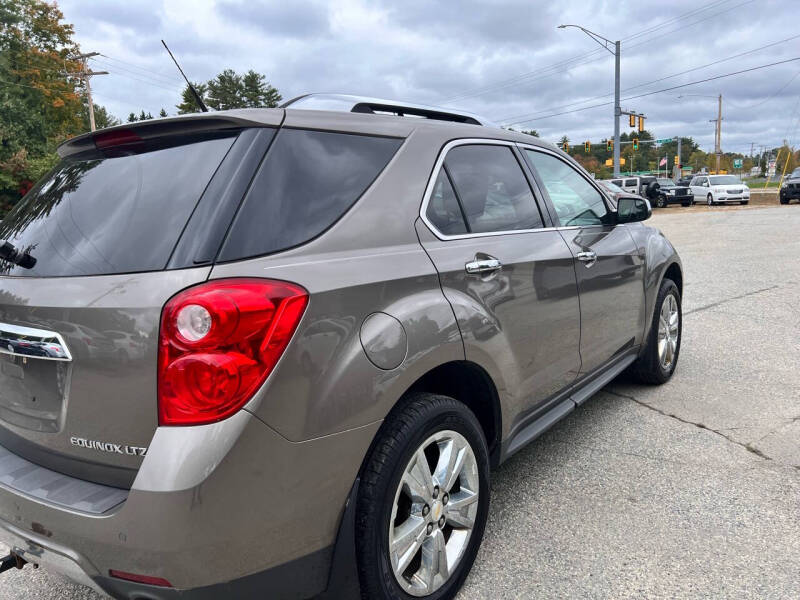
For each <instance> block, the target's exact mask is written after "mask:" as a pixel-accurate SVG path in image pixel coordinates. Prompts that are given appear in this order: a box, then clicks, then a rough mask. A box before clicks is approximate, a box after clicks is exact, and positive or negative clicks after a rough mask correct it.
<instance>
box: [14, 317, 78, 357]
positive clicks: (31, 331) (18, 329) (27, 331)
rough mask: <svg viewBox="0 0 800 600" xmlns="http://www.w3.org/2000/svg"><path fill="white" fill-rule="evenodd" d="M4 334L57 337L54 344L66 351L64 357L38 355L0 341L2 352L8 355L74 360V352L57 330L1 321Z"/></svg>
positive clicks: (42, 337)
mask: <svg viewBox="0 0 800 600" xmlns="http://www.w3.org/2000/svg"><path fill="white" fill-rule="evenodd" d="M4 334H10V335H12V336H19V337H25V338H33V339H34V340H37V339H38V341H44V340H48V339H55V340H56V342H55V343H54V344H53V345H55V346H58V347H60V349H61V350H62V351H63V352H64V356H63V357H58V356H37V355H33V354H26V353H24V352H17V351H15V350H14V349H13V348H10V346H9V345H6V343H4V342H0V354H6V355H8V356H21V357H23V358H26V359H28V358H30V359H37V360H55V361H60V362H70V361H72V354H71V353H70V351H69V348H68V347H67V344H66V342H65V341H64V338H63V337H62V336H61V334H60V333H58V332H56V331H47V330H46V329H35V328H33V327H22V326H20V325H10V324H8V323H0V337H4Z"/></svg>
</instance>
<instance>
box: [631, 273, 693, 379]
mask: <svg viewBox="0 0 800 600" xmlns="http://www.w3.org/2000/svg"><path fill="white" fill-rule="evenodd" d="M669 297H671V298H672V299H674V301H675V304H674V306H675V308H676V309H677V315H678V319H677V335H676V337H675V340H676V341H675V346H674V351H673V352H672V358H671V360H670V361H669V363H668V364H666V365H665V363H664V361H663V360H662V355H661V354H660V353H659V338H660V337H661V335H660V332H659V324H660V320H661V315H662V312H663V307H664V305H665V302H668V298H669ZM682 333H683V313H682V312H681V294H680V291H679V290H678V286H677V285H675V282H674V281H672V280H671V279H666V278H665V279H664V280H662V281H661V287H660V288H659V290H658V296H656V304H655V310H654V311H653V322H652V324H651V326H650V335H649V336H648V338H647V344H646V345H645V348H644V351H643V352H642V354H641V355H640V356H639V358H638V359H637V360H636V362H635V363H633V365H632V366H631V370H630V371H631V373H632V374H633V376H634V377H635V378H636V379H638V380H639V381H641V382H642V383H649V384H654V385H661V384H662V383H666V382H667V381H669V379H670V377H672V374H673V373H674V372H675V367H676V366H677V364H678V357H679V356H680V352H681V339H682ZM671 337H672V336H670V338H671ZM666 343H667V344H669V342H668V341H667V342H666Z"/></svg>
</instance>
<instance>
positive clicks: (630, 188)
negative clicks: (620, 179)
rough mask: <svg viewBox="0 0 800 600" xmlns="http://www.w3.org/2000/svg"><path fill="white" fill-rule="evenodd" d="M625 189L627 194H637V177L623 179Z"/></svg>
mask: <svg viewBox="0 0 800 600" xmlns="http://www.w3.org/2000/svg"><path fill="white" fill-rule="evenodd" d="M625 191H626V192H628V193H629V194H637V195H638V194H639V179H638V178H637V177H631V178H629V179H626V180H625Z"/></svg>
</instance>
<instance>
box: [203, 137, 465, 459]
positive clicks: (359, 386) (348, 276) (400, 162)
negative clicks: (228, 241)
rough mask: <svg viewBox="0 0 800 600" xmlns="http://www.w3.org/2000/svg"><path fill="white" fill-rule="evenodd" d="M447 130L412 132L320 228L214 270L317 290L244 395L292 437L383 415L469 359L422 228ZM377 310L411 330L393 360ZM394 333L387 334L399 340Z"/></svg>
mask: <svg viewBox="0 0 800 600" xmlns="http://www.w3.org/2000/svg"><path fill="white" fill-rule="evenodd" d="M440 137H441V134H440V135H439V136H433V135H432V134H427V135H426V134H424V133H423V134H419V135H418V134H417V133H416V132H415V133H414V134H412V135H411V136H410V137H409V138H408V139H407V140H406V141H405V142H404V145H403V146H402V147H401V149H400V150H399V151H398V153H397V154H396V155H395V156H394V158H393V159H392V160H391V161H390V163H389V165H388V166H387V168H386V169H385V170H384V171H383V173H382V174H381V175H380V176H379V177H378V179H377V180H376V181H375V183H374V184H373V185H372V186H371V188H370V189H368V190H367V192H366V193H365V194H364V195H363V196H362V198H361V199H360V200H359V201H358V202H357V203H356V204H355V206H354V207H353V208H352V209H350V211H349V212H347V213H346V214H345V215H344V216H343V217H342V218H341V219H340V220H339V221H338V222H337V223H336V224H335V225H334V226H333V227H332V228H331V229H330V230H328V231H327V232H326V233H324V234H323V235H322V236H320V237H319V238H317V239H316V240H313V241H311V242H309V243H308V244H306V245H304V246H302V247H300V248H296V249H294V250H289V251H287V252H282V253H279V254H275V255H271V256H265V257H263V258H257V259H253V260H247V261H240V262H236V263H229V264H220V265H217V266H215V267H214V269H213V270H212V273H211V278H212V279H214V278H223V277H265V278H273V279H281V280H286V281H292V282H295V283H298V284H300V285H302V286H304V287H305V288H306V289H307V290H308V291H309V293H310V300H309V305H308V308H307V309H306V313H305V315H304V316H303V319H302V321H301V323H300V325H299V326H298V329H297V331H296V332H295V335H294V337H293V339H292V341H291V343H290V344H289V346H288V347H287V350H286V352H285V353H284V355H283V356H282V358H281V360H280V361H279V363H278V365H277V366H276V368H275V370H274V371H273V373H272V374H271V375H270V377H269V378H268V379H267V382H266V383H265V384H264V386H263V387H262V389H261V390H259V392H258V393H257V394H256V396H255V397H254V398H253V400H251V402H250V403H249V404H248V406H247V409H248V410H250V411H251V412H253V414H255V415H256V416H258V417H259V418H260V419H262V420H263V421H264V422H265V423H267V424H268V425H269V426H270V427H272V428H274V429H275V430H276V431H278V432H279V433H280V434H281V435H283V436H284V437H286V438H287V439H289V440H292V441H302V440H308V439H312V438H316V437H320V436H325V435H329V434H333V433H337V432H341V431H345V430H348V429H352V428H354V427H359V426H362V425H366V424H368V423H372V422H375V421H378V420H380V419H383V418H384V417H385V416H386V414H388V412H389V411H390V410H391V408H392V407H393V406H394V404H395V403H396V402H397V400H398V399H399V398H400V397H401V396H402V395H403V393H404V392H405V391H406V390H407V389H408V388H409V387H410V386H411V385H412V384H413V383H414V382H415V381H416V380H417V379H418V378H419V377H421V376H422V375H424V374H425V373H426V372H427V371H429V370H430V369H432V368H434V367H436V366H438V365H439V364H443V363H445V362H449V361H453V360H463V358H464V348H463V343H462V341H461V335H460V332H459V329H458V325H457V323H456V320H455V317H454V315H453V311H452V308H451V307H450V305H449V304H448V302H447V300H446V299H445V298H444V295H443V294H442V291H441V288H440V286H439V280H438V275H437V273H436V270H435V269H434V267H433V265H432V263H431V261H430V259H429V258H428V256H427V254H426V253H425V252H424V250H423V249H422V247H421V246H420V244H419V240H418V239H417V235H416V231H415V229H414V222H415V220H416V217H417V216H418V214H419V206H420V203H421V200H422V196H423V193H424V189H425V185H426V183H427V179H428V177H429V175H430V171H431V168H432V166H433V164H434V161H435V159H436V156H437V154H438V151H439V147H440V146H439V144H438V139H439V138H440ZM432 140H433V142H432ZM377 312H382V313H385V314H388V315H390V316H392V317H394V319H396V320H397V321H399V322H400V324H401V325H402V328H403V331H404V333H405V338H406V340H407V341H406V344H407V346H406V348H405V352H404V353H403V354H404V356H405V358H404V359H403V361H402V363H401V364H400V365H399V366H397V367H395V368H389V369H387V368H380V367H378V366H376V364H374V363H373V362H372V361H370V359H369V358H368V357H367V354H366V353H365V351H364V347H363V345H362V339H361V335H360V333H361V328H362V324H363V323H364V321H365V319H366V318H367V317H368V316H370V315H372V314H374V313H377ZM385 322H389V321H385ZM373 333H374V332H373ZM389 333H390V332H387V335H386V336H384V338H382V339H383V340H384V341H385V343H387V344H391V343H402V342H398V341H397V340H395V338H393V337H392V335H389ZM379 337H380V336H379ZM392 340H394V341H392ZM391 350H396V348H393V349H391ZM377 352H380V349H378V350H377ZM389 354H392V352H389ZM377 362H378V363H379V364H380V361H377ZM364 450H365V451H366V448H365V449H364Z"/></svg>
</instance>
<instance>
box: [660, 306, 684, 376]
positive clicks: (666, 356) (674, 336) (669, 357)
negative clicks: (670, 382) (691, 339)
mask: <svg viewBox="0 0 800 600" xmlns="http://www.w3.org/2000/svg"><path fill="white" fill-rule="evenodd" d="M680 318H681V316H680V312H679V311H678V300H677V299H676V298H675V296H674V295H673V294H668V295H667V296H666V297H665V298H664V302H662V303H661V313H660V314H659V316H658V359H659V361H660V362H661V368H662V369H664V370H665V371H669V370H670V368H672V363H673V362H675V354H676V353H677V351H678V337H679V335H680Z"/></svg>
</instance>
